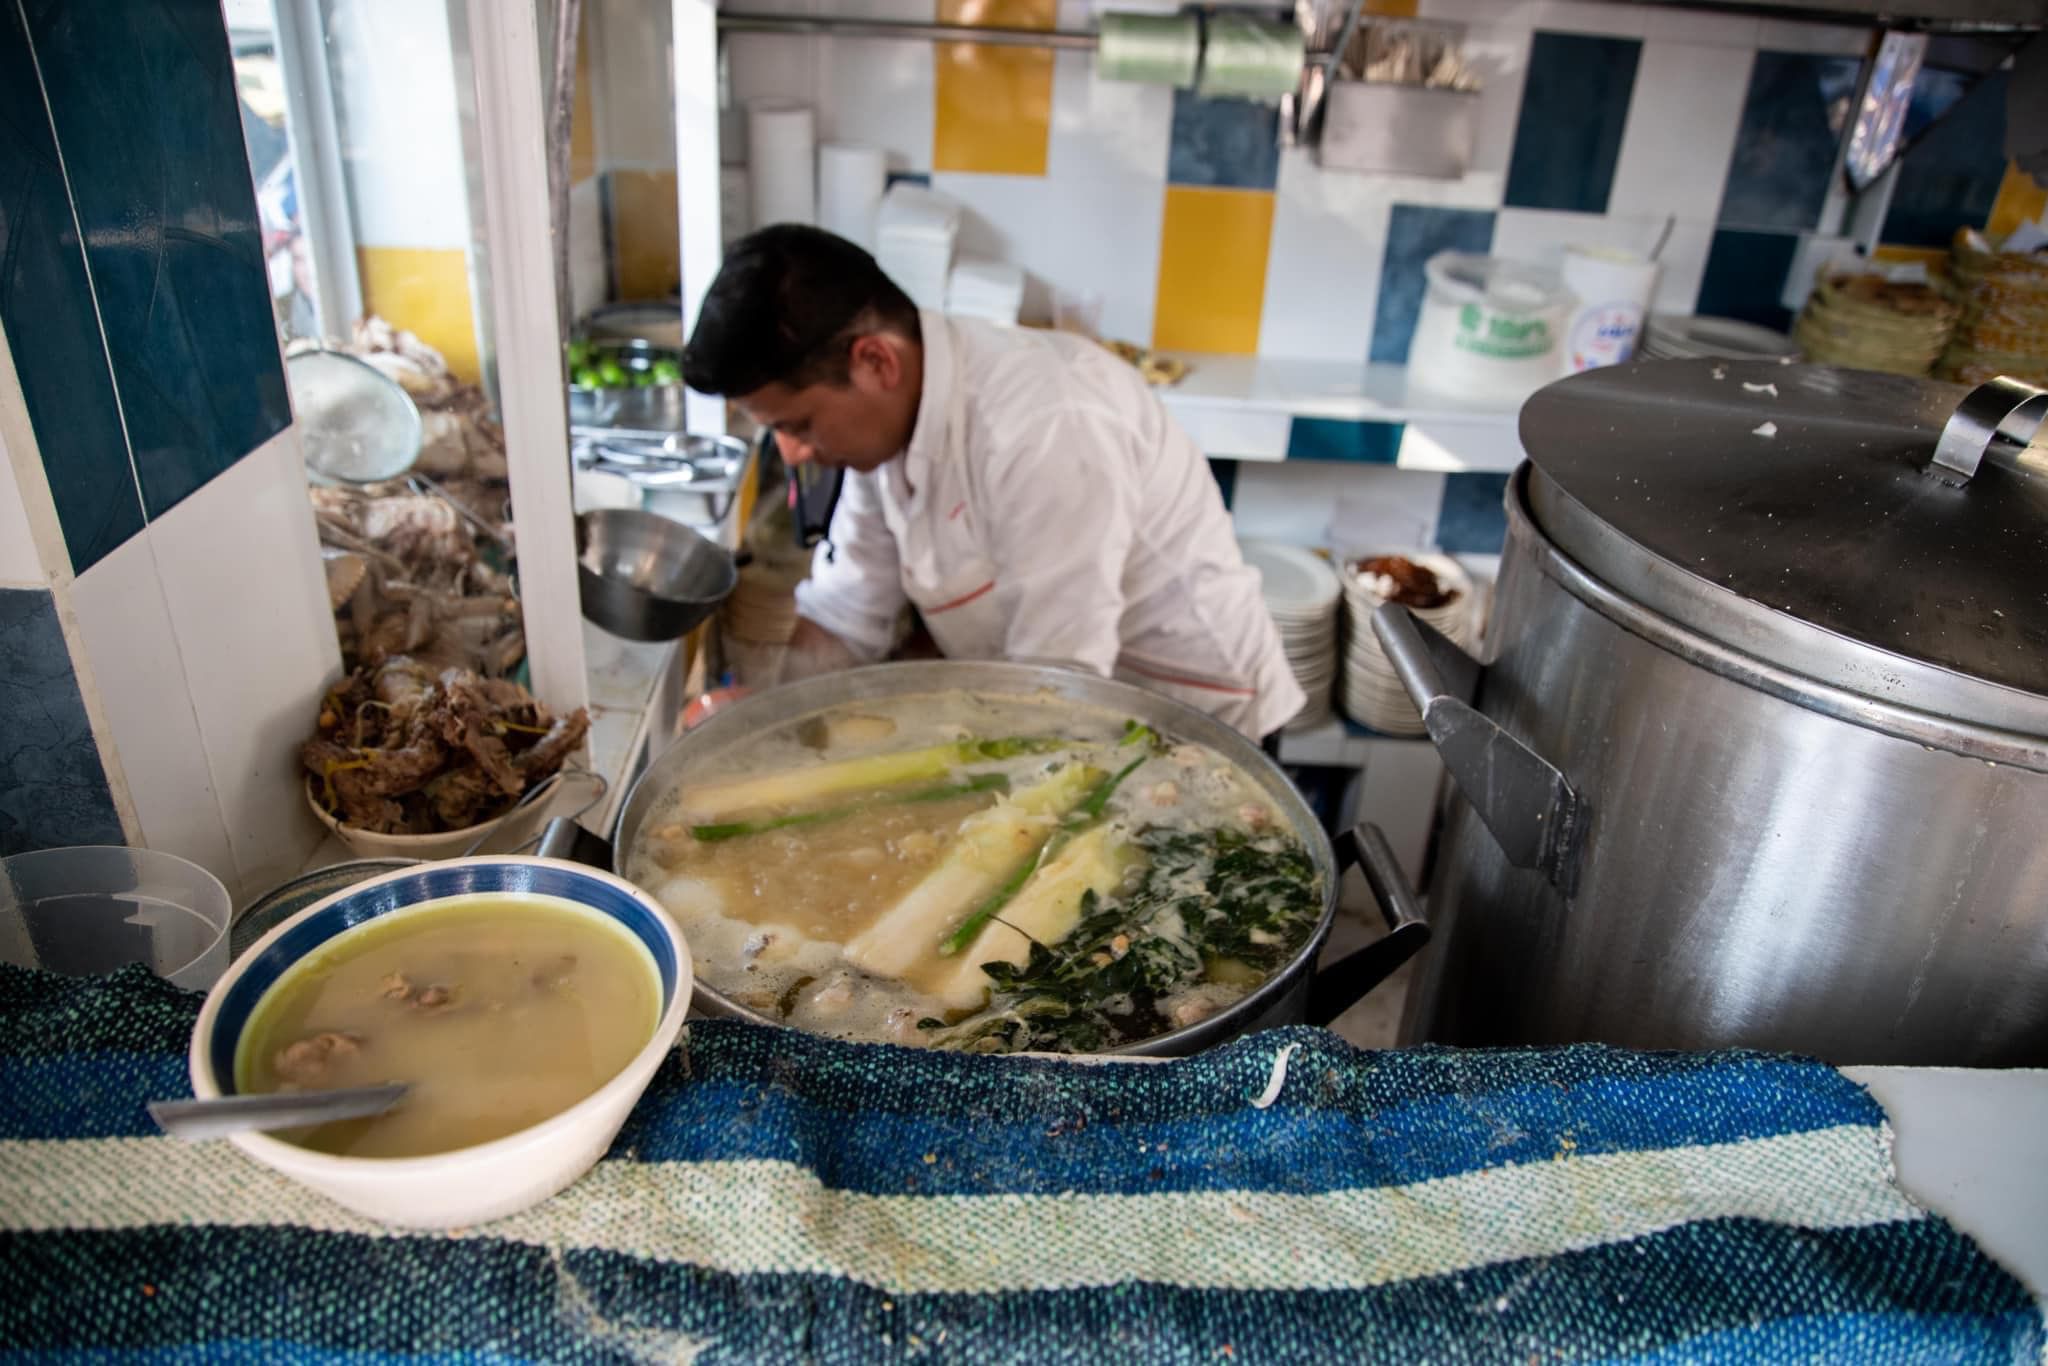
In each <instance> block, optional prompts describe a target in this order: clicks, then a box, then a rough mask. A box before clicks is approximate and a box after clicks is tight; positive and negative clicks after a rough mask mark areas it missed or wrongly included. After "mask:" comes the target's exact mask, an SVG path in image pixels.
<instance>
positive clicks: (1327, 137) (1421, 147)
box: [1316, 80, 1479, 180]
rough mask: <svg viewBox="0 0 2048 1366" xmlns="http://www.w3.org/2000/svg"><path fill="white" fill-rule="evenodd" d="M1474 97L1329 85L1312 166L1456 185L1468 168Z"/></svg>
mask: <svg viewBox="0 0 2048 1366" xmlns="http://www.w3.org/2000/svg"><path fill="white" fill-rule="evenodd" d="M1478 115H1479V94H1478V92H1477V91H1470V90H1432V89H1426V88H1424V87H1422V86H1414V85H1393V84H1380V83H1376V82H1367V81H1341V80H1338V81H1331V82H1330V84H1329V88H1328V89H1327V90H1326V91H1325V92H1324V94H1323V111H1322V116H1323V127H1322V136H1321V137H1320V138H1319V139H1318V140H1317V143H1316V162H1317V164H1318V165H1320V166H1324V167H1328V168H1331V169H1334V170H1340V171H1372V172H1380V173H1382V174H1389V175H1418V176H1429V177H1431V178H1434V179H1438V180H1455V179H1456V178H1457V177H1459V176H1461V175H1463V174H1464V173H1465V168H1466V167H1467V166H1469V165H1471V164H1472V147H1473V141H1474V138H1475V136H1476V131H1475V130H1476V128H1477V126H1478Z"/></svg>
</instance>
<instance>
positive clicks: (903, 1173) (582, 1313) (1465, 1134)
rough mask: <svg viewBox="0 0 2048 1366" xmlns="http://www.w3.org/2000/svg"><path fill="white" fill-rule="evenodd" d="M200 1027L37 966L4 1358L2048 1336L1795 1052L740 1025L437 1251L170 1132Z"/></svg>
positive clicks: (176, 1002)
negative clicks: (1012, 1053)
mask: <svg viewBox="0 0 2048 1366" xmlns="http://www.w3.org/2000/svg"><path fill="white" fill-rule="evenodd" d="M197 1008H198V998H196V997H193V996H188V995H185V994H183V993H180V992H178V991H176V990H175V989H173V988H170V987H168V986H165V985H163V984H162V983H160V982H158V981H157V980H156V979H154V978H152V977H150V976H148V975H147V974H146V973H142V972H140V971H131V972H126V973H123V974H121V975H119V976H116V977H113V978H108V979H101V980H98V981H92V982H84V981H76V980H70V979H64V978H56V977H49V976H44V975H41V974H36V973H28V972H23V971H20V970H17V969H5V968H0V1088H4V1090H0V1093H4V1095H5V1104H4V1109H0V1354H8V1355H22V1356H26V1357H32V1358H61V1357H78V1358H91V1359H93V1360H108V1361H113V1360H121V1361H127V1360H149V1359H159V1358H161V1359H177V1360H200V1359H219V1358H224V1357H246V1358H249V1359H256V1360H265V1361H293V1360H301V1361H328V1360H343V1359H347V1360H378V1361H387V1360H397V1359H401V1358H407V1359H410V1358H414V1357H426V1358H442V1359H448V1360H465V1361H515V1360H526V1361H673V1360H690V1359H700V1360H704V1361H756V1360H768V1361H797V1360H818V1361H827V1362H839V1361H848V1362H850V1361H867V1360H893V1359H898V1358H919V1359H923V1358H930V1359H933V1360H964V1361H975V1362H982V1361H1032V1362H1046V1361H1076V1362H1081V1361H1085V1362H1106V1361H1126V1360H1128V1361H1186V1362H1197V1361H1199V1362H1211V1363H1214V1362H1231V1363H1238V1362H1252V1361H1290V1362H1291V1361H1325V1360H1341V1361H1359V1360H1375V1361H1398V1362H1419V1361H1431V1360H1434V1361H1503V1362H1506V1361H1512V1362H1550V1361H1595V1360H1601V1361H1604V1360H1616V1359H1621V1360H1630V1361H1650V1362H1666V1361H1673V1362H1675V1361H1702V1362H1748V1361H1782V1360H1794V1359H1796V1360H1831V1361H1857V1362H1881V1361H1913V1362H1919V1361H1944V1362H1950V1361H1955V1362H1960V1361H1987V1362H1989V1361H1996V1362H2001V1363H2010V1362H2015V1361H2028V1360H2036V1359H2039V1358H2041V1356H2042V1353H2043V1326H2042V1318H2041V1314H2040V1310H2039V1308H2038V1307H2037V1306H2036V1305H2035V1303H2034V1302H2033V1301H2032V1300H2031V1299H2030V1298H2029V1297H2028V1295H2027V1293H2026V1292H2025V1290H2024V1289H2023V1288H2022V1287H2021V1286H2020V1285H2019V1284H2018V1283H2017V1282H2016V1281H2015V1280H2013V1279H2012V1278H2011V1277H2010V1276H2009V1275H2007V1274H2006V1273H2005V1272H2004V1271H2002V1270H2000V1269H1999V1268H1998V1267H1997V1266H1996V1265H1995V1264H1993V1263H1992V1262H1991V1261H1990V1260H1989V1259H1987V1258H1986V1257H1985V1256H1984V1255H1983V1254H1982V1253H1981V1252H1980V1251H1979V1250H1978V1249H1977V1248H1976V1247H1975V1245H1974V1244H1972V1243H1971V1242H1970V1241H1969V1239H1967V1238H1966V1237H1964V1236H1963V1235H1962V1234H1960V1233H1958V1232H1957V1231H1956V1230H1955V1229H1953V1228H1951V1227H1950V1226H1949V1225H1948V1224H1946V1223H1945V1222H1943V1221H1942V1220H1941V1219H1939V1218H1936V1217H1933V1216H1930V1215H1928V1214H1927V1213H1925V1212H1924V1211H1922V1210H1921V1209H1919V1208H1917V1207H1916V1206H1915V1205H1913V1204H1912V1203H1910V1202H1909V1201H1908V1200H1907V1199H1905V1198H1904V1197H1903V1196H1902V1195H1901V1194H1900V1193H1899V1192H1898V1191H1897V1189H1896V1188H1895V1187H1894V1186H1893V1184H1892V1182H1891V1179H1890V1164H1889V1160H1888V1157H1887V1150H1886V1142H1885V1138H1884V1128H1883V1115H1882V1113H1881V1112H1880V1110H1879V1109H1878V1107H1877V1106H1876V1105H1875V1103H1873V1102H1872V1101H1871V1100H1870V1099H1869V1097H1868V1096H1867V1095H1866V1094H1865V1093H1864V1092H1863V1091H1862V1090H1861V1089H1860V1088H1859V1087H1857V1086H1856V1085H1854V1084H1853V1083H1851V1082H1849V1081H1848V1080H1846V1079H1845V1078H1843V1077H1842V1076H1841V1075H1840V1074H1838V1073H1836V1072H1834V1071H1832V1070H1830V1069H1828V1068H1825V1067H1821V1066H1817V1065H1814V1064H1810V1063H1803V1062H1799V1061H1794V1060H1789V1059H1784V1058H1776V1057H1767V1056H1760V1055H1755V1054H1727V1053H1724V1054H1698V1055H1661V1054H1641V1053H1626V1052H1618V1051H1615V1050H1611V1049H1604V1048H1590V1047H1579V1048H1569V1049H1562V1050H1540V1051H1513V1052H1477V1053H1475V1052H1454V1051H1448V1050H1431V1049H1424V1050H1411V1051H1405V1052H1390V1053H1367V1052H1360V1051H1358V1050H1355V1049H1352V1048H1350V1047H1348V1046H1347V1045H1345V1044H1344V1043H1342V1042H1341V1041H1339V1040H1338V1039H1336V1038H1335V1037H1334V1036H1332V1035H1330V1034H1327V1033H1324V1032H1322V1031H1318V1030H1309V1029H1290V1030H1281V1031H1277V1032H1274V1033H1268V1034H1261V1035H1257V1036H1254V1037H1251V1038H1247V1039H1243V1040H1240V1041H1238V1042H1236V1043H1233V1044H1230V1045H1228V1046H1226V1047H1222V1048H1218V1049H1215V1050H1212V1051H1211V1052H1209V1053H1206V1054H1204V1055H1202V1056H1200V1057H1197V1058H1193V1059H1188V1060H1184V1061H1177V1062H1170V1063H1160V1064H1154V1065H1136V1064H1129V1065H1121V1064H1115V1065H1103V1064H1095V1065H1089V1064H1080V1063H1072V1062H1057V1061H1049V1060H1038V1059H1028V1058H1007V1059H991V1058H971V1057H959V1056H950V1055H937V1054H930V1053H922V1052H916V1051H910V1050H903V1049H894V1048H882V1047H864V1046H854V1045H847V1044H838V1043H833V1042H830V1041H826V1040H821V1039H815V1038H810V1037H807V1036H803V1035H798V1034H794V1033H790V1032H786V1031H779V1030H769V1029H761V1028H756V1027H752V1026H747V1025H741V1024H734V1023H727V1022H717V1021H712V1022H701V1023H697V1024H693V1025H692V1026H690V1029H689V1031H688V1033H687V1035H686V1037H685V1040H684V1043H683V1045H682V1047H681V1048H680V1049H679V1050H678V1052H677V1053H676V1054H675V1055H674V1056H673V1057H672V1058H671V1059H670V1061H669V1063H668V1064H667V1065H666V1066H665V1067H664V1069H663V1070H662V1072H661V1073H660V1075H659V1076H658V1077H657V1079H656V1081H655V1083H654V1085H653V1087H652V1089H651V1090H650V1091H649V1093H648V1095H647V1097H646V1098H645V1100H644V1101H643V1102H642V1103H641V1105H640V1106H639V1108H638V1109H637V1110H636V1111H635V1112H634V1115H633V1117H632V1119H631V1120H630V1121H629V1122H628V1125H627V1127H626V1129H625V1131H624V1132H623V1133H622V1134H621V1135H620V1138H619V1141H618V1143H617V1145H616V1146H615V1148H614V1149H613V1150H612V1152H611V1154H610V1155H609V1156H608V1157H607V1158H606V1159H605V1160H604V1161H603V1162H602V1163H600V1164H599V1165H598V1167H597V1169H596V1170H595V1171H593V1172H592V1173H591V1174H590V1175H589V1176H587V1177H585V1178H584V1179H583V1180H582V1181H581V1182H579V1183H578V1184H577V1185H575V1186H574V1187H572V1188H571V1189H570V1190H569V1191H568V1192H566V1193H565V1194H563V1195H561V1196H559V1197H557V1198H556V1199H554V1200H551V1201H549V1202H547V1203H546V1204H545V1205H543V1206H541V1207H539V1208H537V1209H535V1210H532V1211H530V1212H528V1213H526V1214H523V1215H519V1216H515V1217H513V1218H510V1219H506V1220H503V1221H501V1222H499V1223H496V1224H492V1225H489V1226H486V1227H482V1228H478V1229H472V1230H462V1231H458V1232H455V1233H451V1234H433V1235H419V1234H399V1233H394V1232H391V1231H387V1230H384V1229H381V1228H379V1227H377V1226H375V1225H371V1224H368V1223H365V1222H363V1221H362V1220H359V1219H357V1218H355V1217H353V1216H351V1215H348V1214H346V1213H345V1212H343V1211H341V1210H340V1209H338V1208H336V1207H335V1206H332V1205H330V1204H328V1203H326V1202H325V1201H324V1200H322V1199H320V1198H319V1197H316V1196H313V1195H310V1194H308V1193H305V1192H303V1191H301V1190H300V1189H298V1188H297V1187H294V1186H292V1185H291V1184H289V1183H287V1182H285V1181H283V1180H282V1179H281V1178H277V1177H274V1176H272V1175H271V1174H270V1173H269V1172H267V1171H266V1170H264V1169H262V1168H260V1167H257V1166H255V1165H254V1164H252V1163H250V1162H249V1161H247V1160H246V1159H245V1158H243V1157H242V1156H241V1154H240V1153H239V1152H237V1151H236V1150H234V1149H232V1148H230V1147H228V1146H226V1145H224V1144H207V1145H197V1146H194V1145H186V1144H182V1143H178V1142H175V1141H173V1140H170V1139H166V1138H163V1137H160V1136H158V1135H156V1134H155V1133H154V1131H153V1130H152V1128H151V1126H150V1123H149V1121H148V1119H147V1117H146V1116H145V1114H144V1112H143V1102H144V1101H145V1100H147V1099H150V1098H155V1097H163V1096H175V1095H184V1094H189V1089H188V1087H187V1085H186V1080H185V1062H184V1053H185V1045H186V1040H187V1037H188V1034H189V1031H190V1029H191V1025H192V1021H193V1019H194V1017H195V1015H196V1013H197ZM1283 1056H1284V1058H1285V1067H1284V1074H1283V1073H1282V1071H1281V1067H1280V1064H1279V1062H1278V1060H1279V1059H1281V1058H1282V1057H1283ZM1259 1102H1266V1103H1264V1104H1260V1103H1259Z"/></svg>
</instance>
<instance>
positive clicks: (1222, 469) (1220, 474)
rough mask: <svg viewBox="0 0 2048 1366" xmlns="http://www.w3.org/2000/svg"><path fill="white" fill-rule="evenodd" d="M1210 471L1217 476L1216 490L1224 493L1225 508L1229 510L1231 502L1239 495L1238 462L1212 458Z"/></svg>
mask: <svg viewBox="0 0 2048 1366" xmlns="http://www.w3.org/2000/svg"><path fill="white" fill-rule="evenodd" d="M1209 473H1211V474H1213V475H1215V476H1216V491H1217V492H1218V493H1220V494H1222V495H1223V510H1224V511H1226V512H1228V511H1229V510H1230V505H1231V502H1232V501H1233V500H1234V499H1235V498H1236V497H1237V462H1236V461H1235V460H1211V461H1210V462H1209Z"/></svg>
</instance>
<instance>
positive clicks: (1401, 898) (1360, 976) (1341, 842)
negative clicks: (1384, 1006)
mask: <svg viewBox="0 0 2048 1366" xmlns="http://www.w3.org/2000/svg"><path fill="white" fill-rule="evenodd" d="M1336 852H1337V872H1338V875H1339V876H1340V877H1341V876H1342V875H1343V872H1344V870H1345V869H1346V868H1356V869H1358V871H1360V872H1361V873H1364V874H1365V881H1366V885H1367V886H1369V887H1371V888H1372V894H1373V899H1374V900H1376V901H1377V902H1378V903H1379V908H1380V914H1381V915H1382V916H1384V917H1385V918H1386V922H1387V932H1386V934H1384V935H1382V936H1381V937H1380V938H1378V939H1376V940H1374V941H1373V942H1372V943H1370V944H1367V945H1366V946H1365V947H1364V948H1362V949H1358V950H1356V951H1355V952H1352V953H1349V954H1346V955H1345V956H1344V957H1342V958H1340V959H1338V960H1337V961H1336V962H1334V963H1332V964H1330V965H1329V966H1328V967H1326V968H1324V969H1322V970H1321V971H1320V972H1318V973H1316V975H1315V976H1314V977H1313V978H1311V979H1310V981H1309V984H1308V1014H1307V1019H1308V1022H1309V1023H1310V1024H1313V1025H1326V1024H1328V1023H1330V1022H1331V1021H1332V1020H1334V1019H1336V1018H1337V1017H1338V1016H1339V1015H1342V1014H1343V1013H1344V1012H1345V1011H1347V1010H1349V1009H1351V1007H1352V1006H1354V1005H1356V1004H1357V1003H1358V1002H1359V1001H1360V1000H1362V999H1364V997H1365V995H1366V993H1367V992H1370V991H1371V990H1372V989H1373V988H1374V987H1376V986H1378V985H1379V984H1380V983H1381V982H1384V981H1386V980H1387V978H1389V977H1391V976H1393V975H1394V973H1395V972H1396V971H1397V970H1398V969H1399V968H1400V967H1401V965H1402V964H1403V963H1406V962H1407V961H1408V960H1409V959H1410V958H1413V957H1414V956H1415V954H1416V952H1417V951H1418V950H1419V949H1421V948H1422V946H1423V945H1424V944H1427V943H1428V942H1429V921H1428V920H1426V919H1425V918H1424V917H1423V914H1422V903H1421V901H1420V900H1418V899H1417V898H1416V895H1415V891H1414V889H1413V888H1411V887H1410V886H1409V885H1408V877H1407V875H1406V874H1405V873H1403V872H1402V871H1401V864H1400V861H1399V860H1398V859H1396V858H1395V857H1394V851H1393V849H1392V848H1391V847H1390V846H1389V845H1388V844H1387V837H1386V836H1385V835H1384V834H1382V833H1381V831H1380V828H1379V827H1378V826H1377V825H1361V826H1358V827H1357V828H1356V829H1352V830H1347V831H1345V832H1344V833H1343V834H1341V835H1339V836H1338V837H1337V840H1336Z"/></svg>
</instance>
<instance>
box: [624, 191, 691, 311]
mask: <svg viewBox="0 0 2048 1366" xmlns="http://www.w3.org/2000/svg"><path fill="white" fill-rule="evenodd" d="M611 187H612V196H611V213H612V271H613V275H614V277H615V278H616V279H617V280H618V283H619V297H620V298H622V299H652V298H658V297H660V296H662V295H665V294H671V293H673V292H674V291H675V289H676V286H677V284H678V283H679V282H680V281H681V279H682V274H683V267H682V260H683V258H682V252H681V248H680V246H679V245H678V241H679V239H678V238H677V235H676V173H675V172H674V171H613V172H612V173H611Z"/></svg>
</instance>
